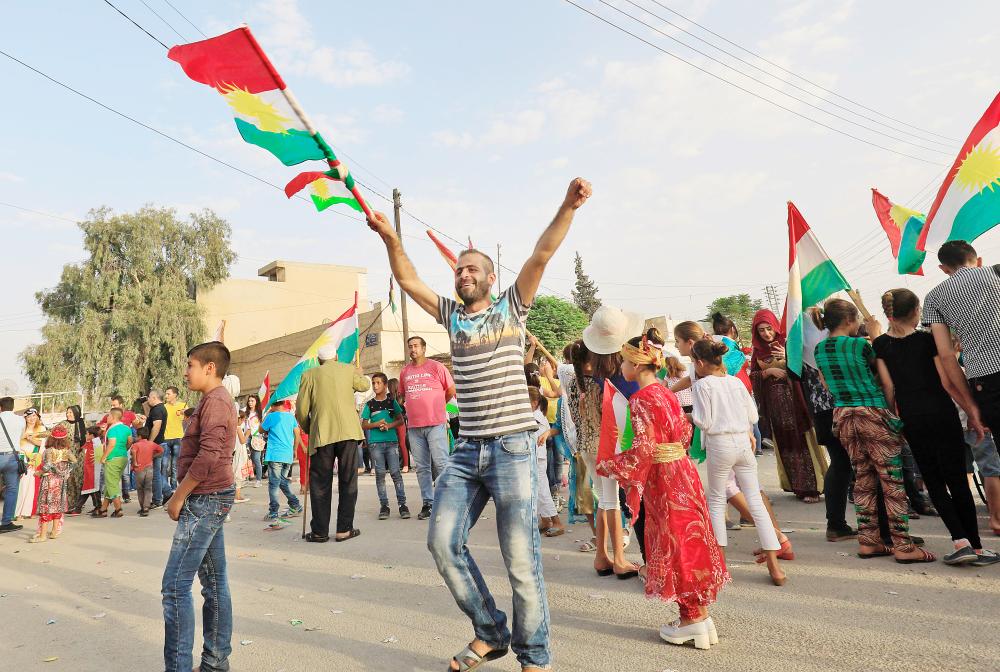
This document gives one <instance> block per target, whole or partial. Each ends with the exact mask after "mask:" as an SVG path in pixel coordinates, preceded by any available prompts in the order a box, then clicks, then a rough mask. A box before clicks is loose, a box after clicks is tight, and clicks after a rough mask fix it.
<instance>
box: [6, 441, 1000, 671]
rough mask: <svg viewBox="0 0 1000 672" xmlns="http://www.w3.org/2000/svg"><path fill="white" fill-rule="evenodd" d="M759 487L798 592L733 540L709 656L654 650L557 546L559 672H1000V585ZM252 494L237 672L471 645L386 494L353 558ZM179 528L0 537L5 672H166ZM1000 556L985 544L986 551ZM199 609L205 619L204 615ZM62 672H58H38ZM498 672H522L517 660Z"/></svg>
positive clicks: (386, 659) (371, 502)
mask: <svg viewBox="0 0 1000 672" xmlns="http://www.w3.org/2000/svg"><path fill="white" fill-rule="evenodd" d="M760 467H761V469H760V471H761V475H762V478H763V480H764V483H765V487H767V488H768V489H769V491H770V492H771V493H772V496H773V499H774V502H775V506H776V507H777V509H778V512H779V517H780V519H781V521H782V525H783V526H785V527H787V528H790V529H792V530H794V532H793V533H791V535H790V536H791V538H792V540H793V542H794V544H795V551H796V554H797V555H798V557H797V559H796V560H795V561H794V562H792V563H789V564H788V565H787V569H786V571H787V573H788V575H789V581H788V584H787V585H786V586H784V587H783V588H775V587H772V586H771V585H770V584H769V583H768V581H767V573H766V571H765V570H764V569H763V568H762V567H759V566H756V565H754V564H752V562H751V556H750V550H751V549H752V548H753V547H754V546H755V545H756V537H755V535H754V532H753V530H752V529H750V530H743V531H740V532H736V533H733V534H731V535H730V548H729V559H730V568H731V571H732V574H733V578H734V583H733V584H732V585H730V586H728V587H727V588H726V589H725V590H724V591H723V593H722V596H721V601H720V603H719V604H718V605H717V606H716V607H715V608H714V609H713V614H714V616H715V619H716V621H717V623H718V627H719V633H720V636H721V638H722V642H721V643H720V644H719V645H718V646H716V647H713V648H712V649H711V651H696V650H694V649H693V648H689V647H688V648H678V647H672V646H670V645H667V644H664V643H662V642H660V640H659V639H658V637H657V632H656V631H657V628H658V627H659V625H660V624H661V623H662V622H665V621H668V620H672V619H673V618H675V617H676V614H677V610H676V607H675V606H673V605H665V604H662V603H660V602H658V601H651V600H646V599H644V597H643V596H642V593H641V586H640V584H639V583H638V582H637V581H627V582H620V581H616V580H614V579H613V578H612V579H604V578H599V577H597V576H596V575H595V574H594V572H593V570H592V569H591V568H590V563H591V560H592V557H593V556H590V555H585V554H582V553H579V552H577V551H576V550H575V549H576V543H575V541H574V540H576V539H583V538H585V536H586V537H589V534H588V533H587V532H586V531H585V528H584V526H579V525H578V526H576V527H575V528H571V530H570V532H569V533H568V534H566V535H565V536H563V537H561V538H557V539H546V540H544V542H543V546H544V550H545V558H544V564H545V577H546V582H547V584H548V589H549V602H550V608H551V612H552V647H553V655H554V663H555V664H554V669H557V670H581V671H582V670H586V671H588V672H592V671H595V670H601V671H608V672H618V671H621V670H641V671H647V670H649V671H654V672H662V671H664V670H675V671H677V672H695V671H700V670H704V671H706V672H709V671H710V672H720V671H724V670H740V671H741V672H758V671H759V672H772V671H774V670H796V671H803V672H808V671H814V670H815V671H819V670H837V671H838V672H847V671H852V670H857V671H858V672H872V671H873V670H880V671H883V670H884V671H888V670H899V671H900V672H904V671H905V672H911V671H912V670H918V669H924V670H935V671H938V670H995V669H1000V662H998V661H1000V644H998V638H997V633H998V632H1000V615H998V610H997V605H998V603H1000V602H998V597H1000V567H991V568H981V569H975V568H961V569H959V568H950V567H946V566H944V565H942V564H940V563H935V564H933V565H918V566H902V565H897V564H895V563H894V562H892V560H891V559H877V560H860V559H858V558H856V557H854V555H853V552H854V547H853V545H852V544H850V543H846V542H845V543H839V544H831V543H828V542H826V541H825V539H824V536H823V532H824V525H823V522H822V521H823V506H822V505H821V504H820V505H806V504H802V503H799V502H798V501H796V500H795V499H794V498H793V497H791V496H790V495H787V494H784V493H780V492H777V490H776V487H775V477H774V473H775V472H774V460H773V457H771V456H766V457H763V458H761V463H760ZM406 486H407V492H409V493H410V494H411V496H415V495H417V493H418V492H419V491H418V489H417V484H416V480H415V478H414V477H413V475H412V474H410V475H407V476H406ZM390 490H391V488H390ZM247 492H248V493H250V495H251V497H252V498H253V501H252V502H250V503H248V504H241V505H238V506H237V507H236V508H235V512H234V515H233V520H232V522H231V523H229V524H228V525H227V526H226V537H227V539H226V545H227V548H228V558H229V572H230V581H231V583H232V591H233V603H234V609H235V632H234V635H233V639H234V641H233V645H234V651H233V656H232V665H233V670H236V671H261V672H278V671H279V670H285V672H298V671H303V672H304V671H306V670H317V669H333V670H432V671H438V670H443V669H445V667H446V664H447V662H446V661H447V660H448V658H449V657H450V656H451V655H452V654H454V653H455V652H456V651H458V650H459V649H461V648H462V646H463V645H464V644H465V643H466V642H467V640H468V639H469V638H470V637H471V629H470V627H469V626H468V624H467V622H465V620H464V619H463V617H462V614H461V613H460V612H459V611H458V609H457V608H456V607H455V605H454V602H453V601H452V599H451V596H450V594H449V593H448V591H447V589H446V588H444V587H443V584H442V582H441V580H440V578H439V577H438V574H437V571H436V570H435V569H434V566H433V563H432V562H431V559H430V556H429V554H428V552H427V550H426V547H425V541H424V540H425V536H424V535H425V532H426V529H425V528H426V523H425V522H422V521H418V520H416V518H413V519H411V520H407V521H404V520H400V519H398V518H393V519H391V520H389V521H384V522H380V521H378V520H376V514H377V511H378V503H377V499H376V497H375V485H374V478H372V477H365V476H363V477H362V478H361V493H360V499H359V505H358V515H357V524H358V526H359V527H360V528H361V529H362V530H363V534H362V536H361V537H359V538H357V539H355V540H353V541H351V542H349V543H344V544H334V543H329V544H307V543H305V542H303V541H301V540H300V538H299V531H298V530H299V529H300V528H298V527H292V528H290V529H286V530H283V531H281V532H264V531H263V527H264V523H263V522H262V521H261V518H262V516H263V513H264V510H265V507H266V500H267V495H266V490H264V489H259V490H255V489H249V490H247ZM415 499H416V497H415ZM129 506H130V511H129V512H130V514H134V511H135V508H136V505H135V504H134V503H133V504H131V505H129ZM417 508H418V507H417ZM981 513H984V512H981ZM494 520H495V518H494V516H493V515H492V511H491V510H490V509H489V508H488V509H487V511H486V515H485V519H484V520H483V521H482V522H481V523H480V524H479V525H478V526H477V527H476V529H475V530H474V532H473V535H472V539H471V540H470V546H471V548H472V552H473V554H474V555H475V556H476V558H477V560H478V561H479V563H480V566H481V567H482V569H483V572H484V574H485V575H486V576H487V580H488V582H489V584H490V587H491V589H492V590H493V591H494V594H495V595H496V596H497V600H498V602H499V603H500V604H501V605H507V607H509V604H510V588H509V586H508V585H507V584H506V580H505V575H504V570H503V563H502V559H501V557H500V554H499V551H498V549H497V544H496V530H495V527H494V524H493V521H494ZM32 522H33V521H32ZM172 525H173V524H172V523H171V522H170V521H169V519H168V518H167V516H166V515H164V514H157V515H154V516H152V517H150V518H146V519H142V518H139V517H137V516H135V515H128V516H127V517H125V518H123V519H120V520H113V519H102V520H93V519H90V518H75V519H70V520H69V522H68V524H67V526H66V532H65V534H64V535H63V537H62V538H61V539H59V540H57V541H53V542H48V543H45V544H40V545H29V544H27V543H25V541H26V539H27V537H28V535H27V534H21V533H18V534H7V535H2V536H0V595H2V597H0V620H2V622H3V624H4V627H3V630H2V632H3V635H2V636H0V655H2V660H3V664H2V665H0V669H9V670H18V671H22V670H53V671H56V670H67V671H69V670H72V671H73V672H89V671H91V670H93V671H95V672H98V671H100V672H112V671H115V672H117V671H119V670H156V669H162V668H161V667H160V666H161V665H162V657H161V647H162V644H163V634H162V627H163V626H162V618H161V611H160V595H159V585H160V577H161V575H162V570H163V564H164V561H165V558H166V554H167V550H168V549H169V545H170V535H171V532H172ZM981 525H985V519H984V518H981ZM26 529H27V528H26ZM914 529H915V531H916V532H917V533H918V534H921V535H923V536H925V537H926V538H927V541H928V547H929V548H930V549H931V550H933V551H935V552H938V553H939V554H940V553H941V552H944V551H946V550H947V549H948V547H949V546H950V543H949V539H948V537H947V535H946V534H945V533H944V527H943V525H941V522H940V520H939V519H936V518H925V519H922V520H919V521H916V522H915V524H914ZM987 529H988V527H987ZM998 542H1000V539H998V538H996V537H990V538H989V539H988V543H987V546H988V547H990V548H994V549H997V548H1000V543H998ZM196 585H197V584H196ZM195 603H196V605H198V606H199V609H200V597H198V596H197V595H196V597H195ZM501 608H505V607H503V606H502V607H501ZM199 613H200V612H199ZM292 619H298V620H301V621H302V624H301V625H295V626H293V625H291V624H290V621H291V620H292ZM49 620H54V621H55V623H53V624H51V625H46V623H47V622H48V621H49ZM312 628H317V629H312ZM198 631H199V633H200V626H199V627H198ZM199 640H200V635H199ZM241 641H243V642H247V643H246V644H245V645H241ZM50 657H58V660H55V661H53V662H49V663H45V662H43V661H44V660H45V659H46V658H50ZM321 666H322V667H321ZM484 669H489V670H517V669H518V666H517V664H516V662H515V660H514V658H513V656H508V657H507V658H505V659H502V660H500V661H497V662H496V663H494V664H492V665H491V666H487V667H485V668H484Z"/></svg>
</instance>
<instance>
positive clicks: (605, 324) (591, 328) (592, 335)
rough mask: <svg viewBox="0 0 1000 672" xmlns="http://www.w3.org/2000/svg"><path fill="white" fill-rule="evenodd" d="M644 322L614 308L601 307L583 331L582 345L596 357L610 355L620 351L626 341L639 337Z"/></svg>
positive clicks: (633, 314)
mask: <svg viewBox="0 0 1000 672" xmlns="http://www.w3.org/2000/svg"><path fill="white" fill-rule="evenodd" d="M644 324H645V320H643V319H642V316H640V315H638V314H636V313H627V312H625V311H622V310H620V309H618V308H615V307H614V306H601V307H600V308H598V309H597V312H595V313H594V316H593V317H592V318H590V324H589V325H587V328H586V329H584V330H583V343H584V345H586V346H587V349H588V350H590V351H591V352H593V353H594V354H597V355H610V354H612V353H615V352H618V351H619V350H621V349H622V346H623V345H625V343H626V342H627V341H628V339H630V338H633V337H635V336H641V335H642V333H643V326H644Z"/></svg>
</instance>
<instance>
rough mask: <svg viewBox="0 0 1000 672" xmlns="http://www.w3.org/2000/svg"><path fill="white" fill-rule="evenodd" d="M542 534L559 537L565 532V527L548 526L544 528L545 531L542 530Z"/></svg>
mask: <svg viewBox="0 0 1000 672" xmlns="http://www.w3.org/2000/svg"><path fill="white" fill-rule="evenodd" d="M543 534H544V535H545V536H546V537H561V536H562V535H564V534H566V528H565V527H550V528H549V529H547V530H545V532H543ZM595 550H596V549H595Z"/></svg>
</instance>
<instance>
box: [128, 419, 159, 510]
mask: <svg viewBox="0 0 1000 672" xmlns="http://www.w3.org/2000/svg"><path fill="white" fill-rule="evenodd" d="M138 433H139V440H138V441H136V442H135V443H133V444H132V447H131V448H129V453H131V455H132V473H134V474H135V489H136V490H137V491H138V493H139V515H140V516H142V517H143V518H145V517H146V516H148V515H149V502H150V500H151V499H152V497H153V458H154V457H156V456H157V455H162V454H163V447H162V446H160V445H159V444H156V443H153V442H152V441H150V440H149V428H148V427H140V428H139V431H138Z"/></svg>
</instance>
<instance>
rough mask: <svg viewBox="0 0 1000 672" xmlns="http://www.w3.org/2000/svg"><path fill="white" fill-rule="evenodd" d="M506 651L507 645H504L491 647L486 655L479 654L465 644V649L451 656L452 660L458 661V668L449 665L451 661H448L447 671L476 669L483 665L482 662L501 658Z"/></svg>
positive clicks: (455, 671) (463, 671) (460, 671)
mask: <svg viewBox="0 0 1000 672" xmlns="http://www.w3.org/2000/svg"><path fill="white" fill-rule="evenodd" d="M507 651H508V649H507V647H504V648H502V649H493V650H492V651H490V652H489V653H487V654H486V655H484V656H481V655H479V654H478V653H476V652H475V651H473V650H472V647H471V646H467V647H465V649H463V650H462V652H461V653H459V654H457V655H456V656H455V657H453V658H452V660H453V661H455V662H456V663H458V670H455V668H454V667H452V666H451V663H449V664H448V671H449V672H472V670H475V669H477V668H478V667H479V666H480V665H483V664H484V663H488V662H489V661H491V660H496V659H497V658H503V657H504V656H506V655H507Z"/></svg>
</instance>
